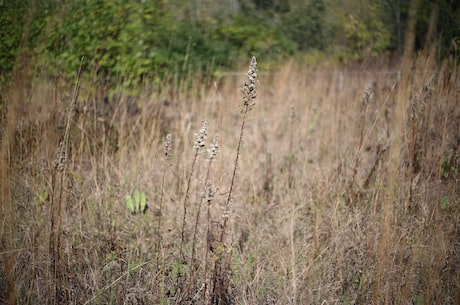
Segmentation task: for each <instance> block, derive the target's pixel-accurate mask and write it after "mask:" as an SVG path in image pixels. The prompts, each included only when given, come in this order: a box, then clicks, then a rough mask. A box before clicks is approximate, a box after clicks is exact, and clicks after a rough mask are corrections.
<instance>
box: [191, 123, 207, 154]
mask: <svg viewBox="0 0 460 305" xmlns="http://www.w3.org/2000/svg"><path fill="white" fill-rule="evenodd" d="M207 136H208V122H206V121H203V126H201V128H200V131H199V132H198V133H196V134H195V143H194V144H193V148H195V150H197V151H198V150H200V149H201V148H203V147H205V146H206V138H207Z"/></svg>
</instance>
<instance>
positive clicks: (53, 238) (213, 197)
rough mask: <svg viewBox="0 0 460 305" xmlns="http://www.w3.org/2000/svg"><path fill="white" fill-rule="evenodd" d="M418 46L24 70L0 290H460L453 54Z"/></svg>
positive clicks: (41, 298)
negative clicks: (55, 72) (108, 85)
mask: <svg viewBox="0 0 460 305" xmlns="http://www.w3.org/2000/svg"><path fill="white" fill-rule="evenodd" d="M259 60H261V59H259ZM414 66H415V67H416V68H417V69H414V70H411V71H405V70H401V71H400V73H395V74H388V73H385V74H383V73H380V72H379V71H380V69H383V67H380V68H376V67H362V68H363V69H361V70H360V71H361V72H357V71H356V70H350V71H348V70H344V71H342V72H341V73H321V72H318V71H311V70H309V69H307V68H304V67H297V66H294V65H290V64H287V65H286V66H285V68H284V69H281V70H280V71H278V72H277V73H276V74H271V75H267V74H261V75H258V74H260V73H258V72H257V69H256V61H255V58H254V59H253V60H252V62H251V65H250V68H249V71H248V74H247V75H246V76H245V79H244V80H242V79H234V78H231V77H228V78H226V79H221V80H219V81H216V82H215V85H214V86H211V87H209V86H205V85H202V84H200V83H199V81H196V82H195V83H194V84H193V85H192V86H191V87H190V88H188V89H187V90H185V89H184V90H168V89H169V87H168V86H172V85H171V84H168V83H165V84H164V85H163V89H162V92H161V93H159V92H149V90H145V91H143V93H141V94H139V95H137V96H130V95H129V94H128V93H127V92H125V91H123V90H122V89H120V91H119V92H116V94H110V95H106V97H105V99H104V92H103V91H102V89H99V90H98V88H94V87H93V85H94V84H93V85H89V84H87V83H85V82H81V81H80V79H79V78H78V77H76V79H75V80H74V82H73V83H72V84H67V83H65V82H63V81H61V80H54V81H50V80H49V79H45V78H42V79H33V80H31V79H24V78H27V76H26V74H20V73H18V74H17V75H16V76H15V77H14V78H13V79H12V82H11V83H10V87H9V91H8V92H7V94H6V95H5V96H7V103H6V107H4V108H3V109H2V112H3V113H2V115H3V117H2V125H1V149H2V150H1V172H2V176H1V186H2V190H1V192H2V193H1V194H2V197H1V198H2V210H1V217H2V218H1V219H2V226H1V231H0V233H1V243H2V248H1V249H2V250H0V267H1V268H0V271H1V275H2V276H1V277H0V290H1V291H0V292H1V294H0V296H1V297H2V301H3V302H4V303H7V304H393V303H398V304H458V303H460V293H459V291H460V284H459V283H460V271H459V270H460V244H459V240H460V191H459V178H458V177H459V166H458V164H459V158H460V153H459V144H460V129H459V128H460V127H459V126H460V104H459V103H458V101H459V92H460V89H459V77H458V71H457V68H456V67H452V66H447V65H442V66H438V67H435V68H434V69H425V68H424V67H427V66H430V67H432V66H433V65H432V64H431V62H430V61H429V59H426V61H416V62H414ZM396 68H397V67H396ZM362 71H366V72H362ZM256 80H257V81H256ZM235 81H236V82H235ZM235 83H237V85H238V86H242V87H241V88H242V93H241V92H240V91H239V90H238V86H237V85H235ZM24 84H28V85H27V86H26V87H25V86H24ZM146 87H147V86H146ZM256 88H257V96H256V93H255V92H256ZM171 89H176V88H171ZM172 91H174V92H177V93H175V94H171V92H172ZM208 135H212V136H210V137H209V139H208ZM210 140H212V141H210ZM53 161H54V162H53Z"/></svg>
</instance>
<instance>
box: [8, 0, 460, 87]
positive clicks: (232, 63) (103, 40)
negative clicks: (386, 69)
mask: <svg viewBox="0 0 460 305" xmlns="http://www.w3.org/2000/svg"><path fill="white" fill-rule="evenodd" d="M197 3H201V5H200V6H197ZM213 3H214V4H213ZM215 3H216V2H212V1H206V0H202V1H179V0H134V1H127V0H73V1H57V0H2V1H0V37H1V40H2V41H1V44H0V72H1V75H2V79H5V78H6V76H8V74H9V73H10V72H11V71H12V69H13V67H14V65H15V59H16V58H17V55H18V54H19V53H21V52H22V54H24V55H25V56H26V57H27V58H28V60H29V61H30V62H31V63H32V64H33V66H34V67H35V68H36V71H40V72H44V73H46V74H47V75H58V74H62V75H69V74H73V73H74V71H75V69H76V67H77V66H78V65H79V63H80V60H81V58H82V57H83V56H84V57H85V61H84V66H83V70H84V71H87V72H90V73H92V75H95V76H97V77H98V78H99V79H102V80H106V81H109V82H111V81H120V80H123V81H128V82H130V83H132V84H136V83H138V82H139V81H141V80H143V79H145V78H149V79H151V78H154V79H155V78H157V79H163V78H164V77H165V75H186V74H188V73H190V72H193V73H196V72H200V73H203V74H206V75H213V74H215V73H217V72H218V71H221V70H225V69H232V68H235V67H236V66H238V64H239V62H240V60H242V59H244V60H243V62H246V61H247V58H248V57H249V56H251V55H256V56H259V57H263V58H264V60H263V61H262V62H263V63H264V64H265V65H266V67H265V68H268V67H269V66H271V65H274V64H276V63H279V62H280V61H283V60H285V59H286V58H289V57H298V58H302V57H303V56H304V55H305V54H308V53H312V52H317V53H319V54H322V55H323V56H322V58H331V59H333V60H334V59H339V60H340V61H342V62H345V63H346V62H350V61H355V60H359V59H362V58H365V57H368V56H373V57H382V56H386V57H388V56H394V55H396V56H398V55H400V54H401V52H402V42H403V34H404V31H405V26H406V23H407V18H408V17H407V16H408V7H409V0H398V1H396V0H376V1H358V0H348V1H339V0H317V1H299V0H289V1H275V0H239V1H237V0H228V1H220V3H221V4H220V6H219V7H217V4H215ZM235 3H237V4H238V5H237V6H236V8H237V9H234V10H233V11H231V12H229V10H230V8H231V7H233V8H235ZM231 5H233V6H231ZM458 7H459V5H458V4H456V1H453V0H438V1H434V2H433V1H428V0H422V1H420V5H419V12H418V20H417V32H416V48H418V49H421V48H423V47H424V45H425V41H424V40H425V36H426V32H427V31H428V28H429V23H430V16H431V13H432V12H433V11H435V12H437V13H438V19H437V22H436V33H437V35H436V39H435V43H437V46H438V48H439V52H438V54H439V57H440V59H441V58H443V57H445V56H448V55H454V56H455V57H456V58H457V60H458V53H457V47H458V44H459V42H460V13H459V8H458ZM401 33H402V34H401ZM262 68H264V67H262Z"/></svg>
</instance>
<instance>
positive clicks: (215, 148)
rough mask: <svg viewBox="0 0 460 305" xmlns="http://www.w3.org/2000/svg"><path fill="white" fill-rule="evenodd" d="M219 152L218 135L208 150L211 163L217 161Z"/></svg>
mask: <svg viewBox="0 0 460 305" xmlns="http://www.w3.org/2000/svg"><path fill="white" fill-rule="evenodd" d="M218 152H219V136H218V135H217V134H216V135H215V136H214V141H213V143H212V144H211V147H210V148H209V149H208V153H209V159H208V160H209V162H212V161H214V160H215V159H216V156H217V153H218Z"/></svg>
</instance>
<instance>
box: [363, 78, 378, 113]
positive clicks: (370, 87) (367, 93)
mask: <svg viewBox="0 0 460 305" xmlns="http://www.w3.org/2000/svg"><path fill="white" fill-rule="evenodd" d="M374 87H375V81H369V82H368V83H367V87H366V90H364V92H363V96H362V97H361V103H362V105H363V106H364V107H366V106H367V105H368V104H369V101H370V100H371V99H372V96H373V95H374Z"/></svg>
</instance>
